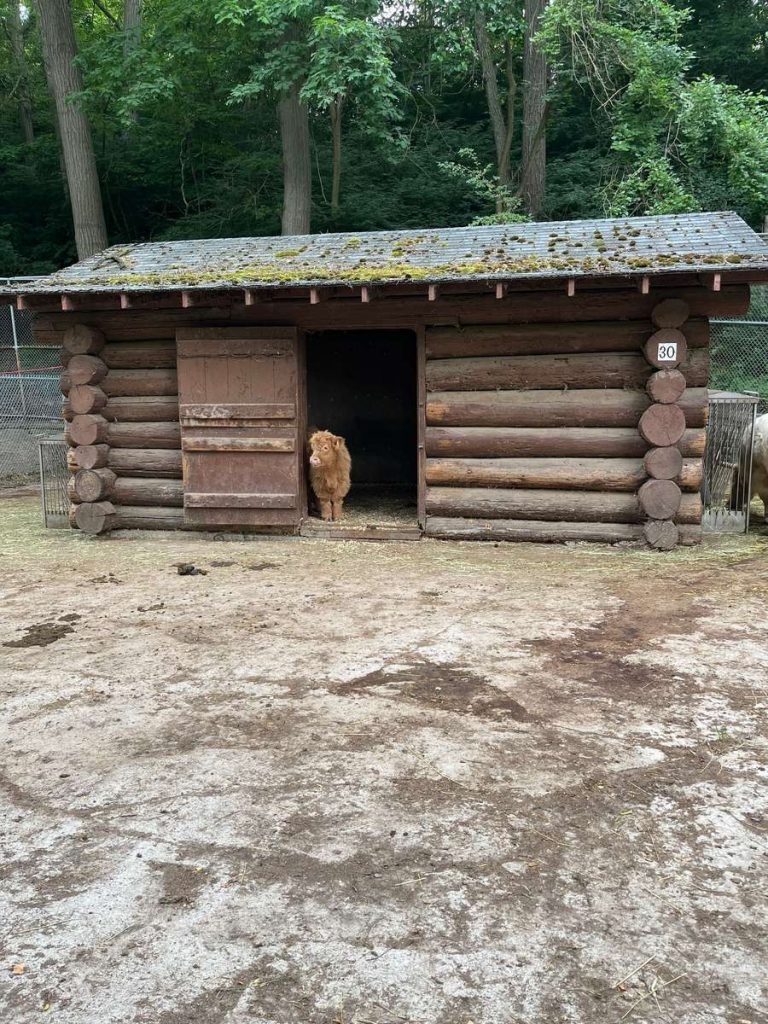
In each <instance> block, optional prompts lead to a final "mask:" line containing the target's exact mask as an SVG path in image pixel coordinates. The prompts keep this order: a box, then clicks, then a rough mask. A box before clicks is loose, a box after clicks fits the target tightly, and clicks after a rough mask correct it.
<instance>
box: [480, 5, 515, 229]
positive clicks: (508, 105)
mask: <svg viewBox="0 0 768 1024" xmlns="http://www.w3.org/2000/svg"><path fill="white" fill-rule="evenodd" d="M474 34H475V42H476V46H477V55H478V57H479V59H480V67H481V69H482V73H483V85H484V86H485V96H486V100H487V102H488V116H489V117H490V120H491V128H492V130H493V140H494V144H495V147H496V172H497V174H498V177H499V184H500V185H501V186H502V188H504V189H509V190H511V187H512V172H511V168H510V153H511V151H512V139H513V138H514V134H515V98H516V95H517V76H516V74H515V61H514V55H513V52H512V46H511V43H510V40H509V38H505V39H504V42H503V51H504V72H505V77H506V94H505V99H504V101H502V99H501V96H500V93H499V84H498V81H497V72H496V61H495V60H494V56H493V46H492V43H491V36H490V33H489V31H488V21H487V18H486V14H485V11H484V10H483V8H482V7H481V6H479V5H478V6H477V8H476V10H475V19H474ZM502 203H503V200H502V196H501V193H500V194H499V196H498V198H497V200H496V210H497V212H498V213H500V212H501V210H502Z"/></svg>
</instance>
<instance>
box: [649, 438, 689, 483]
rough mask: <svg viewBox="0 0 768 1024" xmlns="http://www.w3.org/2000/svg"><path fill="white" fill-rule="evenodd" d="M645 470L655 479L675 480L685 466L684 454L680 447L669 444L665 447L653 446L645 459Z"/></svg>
mask: <svg viewBox="0 0 768 1024" xmlns="http://www.w3.org/2000/svg"><path fill="white" fill-rule="evenodd" d="M643 462H644V463H645V471H646V473H647V474H648V476H650V477H653V478H654V480H674V479H675V478H676V477H678V476H680V473H681V471H682V468H683V456H682V454H681V452H680V449H679V448H675V447H674V446H673V445H668V446H667V447H665V448H651V450H650V451H648V452H646V454H645V457H644V459H643Z"/></svg>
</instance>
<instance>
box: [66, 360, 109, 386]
mask: <svg viewBox="0 0 768 1024" xmlns="http://www.w3.org/2000/svg"><path fill="white" fill-rule="evenodd" d="M66 372H67V373H68V374H69V380H70V381H71V384H72V386H73V387H74V386H75V385H76V384H99V383H101V381H103V380H104V378H105V377H106V375H107V364H106V363H105V362H104V360H103V359H99V357H98V356H89V355H78V356H72V358H71V359H70V360H69V363H68V365H67V371H66Z"/></svg>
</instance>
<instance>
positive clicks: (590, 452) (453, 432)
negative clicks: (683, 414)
mask: <svg viewBox="0 0 768 1024" xmlns="http://www.w3.org/2000/svg"><path fill="white" fill-rule="evenodd" d="M425 441H426V454H427V455H428V456H430V457H435V458H440V457H442V458H492V457H498V458H505V457H506V458H559V457H585V458H590V457H592V458H640V457H642V456H643V455H644V454H645V452H646V450H647V448H648V444H647V442H646V441H644V440H643V438H642V437H640V435H639V434H638V432H637V429H636V428H635V427H605V428H600V427H427V429H426V437H425ZM705 441H706V434H705V432H704V431H703V430H686V432H685V434H684V435H683V438H682V440H681V441H680V445H679V447H680V451H681V453H682V455H683V456H686V457H689V458H695V457H698V456H701V455H703V454H704V444H705Z"/></svg>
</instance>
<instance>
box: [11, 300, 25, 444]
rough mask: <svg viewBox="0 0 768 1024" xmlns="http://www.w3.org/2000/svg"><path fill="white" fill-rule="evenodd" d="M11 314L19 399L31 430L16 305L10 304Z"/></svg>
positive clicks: (23, 414) (22, 412)
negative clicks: (22, 370) (17, 327)
mask: <svg viewBox="0 0 768 1024" xmlns="http://www.w3.org/2000/svg"><path fill="white" fill-rule="evenodd" d="M8 309H9V311H10V314H11V334H12V335H13V354H14V356H15V357H16V372H17V373H18V376H19V399H20V401H21V414H22V416H23V417H24V426H25V427H26V428H27V430H29V415H28V412H27V396H26V395H25V394H24V379H23V377H22V373H21V353H20V352H19V333H18V331H17V330H16V307H15V306H13V305H10V306H8Z"/></svg>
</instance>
